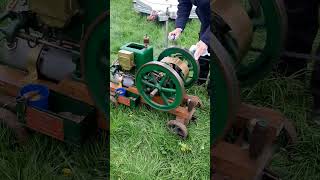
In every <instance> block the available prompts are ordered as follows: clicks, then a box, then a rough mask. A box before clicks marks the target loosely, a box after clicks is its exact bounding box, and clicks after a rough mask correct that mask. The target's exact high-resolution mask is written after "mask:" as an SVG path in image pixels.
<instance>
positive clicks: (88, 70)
mask: <svg viewBox="0 0 320 180" xmlns="http://www.w3.org/2000/svg"><path fill="white" fill-rule="evenodd" d="M102 2H103V4H102V3H101V4H100V5H98V4H94V3H91V4H92V5H90V4H88V6H92V8H91V10H90V11H88V16H89V17H91V19H93V20H92V21H91V22H90V24H89V25H88V27H87V30H86V34H85V36H84V38H83V39H82V41H81V67H82V73H83V75H84V79H85V82H86V84H87V86H88V89H89V92H90V95H91V97H92V99H93V100H94V102H95V104H96V106H97V107H98V108H99V109H100V110H102V112H104V113H106V114H108V105H109V103H108V102H107V98H108V92H109V91H108V87H109V86H108V79H109V77H108V75H109V74H108V73H107V72H108V65H107V64H108V63H107V62H108V58H107V57H108V54H109V48H108V43H109V39H108V38H109V28H107V27H108V21H109V12H108V11H106V7H105V6H107V2H105V1H102ZM88 8H89V9H90V7H88ZM99 13H100V14H99Z"/></svg>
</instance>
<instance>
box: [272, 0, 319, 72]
mask: <svg viewBox="0 0 320 180" xmlns="http://www.w3.org/2000/svg"><path fill="white" fill-rule="evenodd" d="M285 6H286V9H287V15H288V33H287V41H286V44H285V50H286V51H289V52H297V53H307V54H309V53H310V52H311V50H312V44H313V41H314V39H315V37H316V35H317V31H318V27H319V23H318V1H317V0H285ZM306 65H307V60H305V59H299V58H291V57H282V61H281V62H280V64H279V66H278V70H279V71H280V72H282V73H284V72H285V74H286V75H291V74H293V73H295V72H297V71H299V70H301V69H303V68H306Z"/></svg>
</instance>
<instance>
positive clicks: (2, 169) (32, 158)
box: [0, 127, 107, 180]
mask: <svg viewBox="0 0 320 180" xmlns="http://www.w3.org/2000/svg"><path fill="white" fill-rule="evenodd" d="M0 141H1V144H0V179H1V180H2V179H3V180H42V179H43V180H49V179H52V180H53V179H61V180H71V179H72V180H73V179H77V180H78V179H79V180H80V179H81V180H88V179H105V178H106V162H107V154H106V148H107V143H106V137H105V135H104V134H102V135H101V136H100V137H99V138H95V139H92V140H91V141H89V142H87V143H85V144H84V145H83V146H81V147H75V146H71V145H66V144H63V143H62V142H59V141H56V140H53V139H52V138H49V137H47V136H45V135H41V134H36V133H33V134H31V136H30V137H29V139H28V141H27V142H26V144H25V145H23V146H18V145H16V140H15V138H14V135H13V134H12V133H11V131H10V130H8V129H7V128H5V127H1V128H0ZM64 168H67V169H70V170H71V174H70V176H65V175H64V173H63V169H64Z"/></svg>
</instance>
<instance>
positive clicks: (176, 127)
mask: <svg viewBox="0 0 320 180" xmlns="http://www.w3.org/2000/svg"><path fill="white" fill-rule="evenodd" d="M167 126H168V128H169V130H170V131H171V132H172V133H173V134H176V135H178V136H179V137H181V138H182V139H186V138H187V136H188V130H187V127H186V126H185V125H184V124H183V123H181V122H180V121H178V120H171V121H169V122H168V123H167Z"/></svg>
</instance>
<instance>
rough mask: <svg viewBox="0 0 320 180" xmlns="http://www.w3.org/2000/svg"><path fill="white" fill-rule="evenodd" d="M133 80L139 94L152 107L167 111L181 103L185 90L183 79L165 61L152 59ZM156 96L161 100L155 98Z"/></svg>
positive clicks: (140, 69)
mask: <svg viewBox="0 0 320 180" xmlns="http://www.w3.org/2000/svg"><path fill="white" fill-rule="evenodd" d="M135 80H136V87H137V89H138V91H139V94H140V95H141V96H142V98H143V99H144V101H145V102H146V103H147V104H148V105H150V106H151V107H152V108H154V109H157V110H162V111H169V110H172V109H175V108H177V107H178V106H179V105H180V104H181V103H182V100H183V96H184V92H185V90H184V86H183V80H182V79H181V77H180V76H179V74H178V73H177V72H176V71H175V70H174V69H173V68H171V67H170V66H169V65H167V64H165V63H162V62H158V61H153V62H149V63H146V64H144V65H143V66H142V67H140V68H139V70H138V72H137V74H136V79H135ZM156 96H157V97H160V99H161V100H160V101H159V100H156V99H155V97H156Z"/></svg>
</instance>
